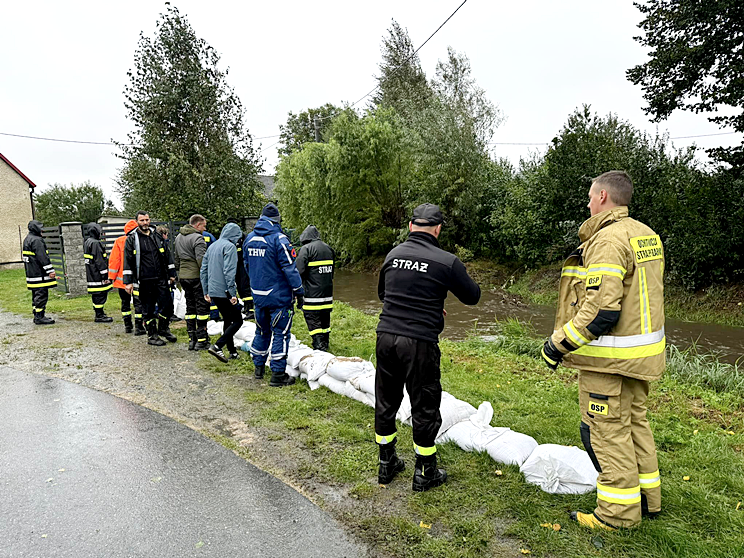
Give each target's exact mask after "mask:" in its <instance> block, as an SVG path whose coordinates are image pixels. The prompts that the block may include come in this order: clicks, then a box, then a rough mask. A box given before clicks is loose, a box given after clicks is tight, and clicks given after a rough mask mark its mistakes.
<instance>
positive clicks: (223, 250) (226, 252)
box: [201, 223, 242, 298]
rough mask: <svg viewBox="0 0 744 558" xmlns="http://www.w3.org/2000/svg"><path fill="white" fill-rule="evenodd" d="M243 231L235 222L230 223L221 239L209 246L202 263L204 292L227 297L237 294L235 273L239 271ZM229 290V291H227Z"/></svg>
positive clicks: (213, 295) (211, 295)
mask: <svg viewBox="0 0 744 558" xmlns="http://www.w3.org/2000/svg"><path fill="white" fill-rule="evenodd" d="M241 236H242V232H241V230H240V227H239V226H238V225H236V224H235V223H228V224H227V225H225V227H224V228H223V229H222V232H221V233H220V239H219V240H218V241H217V242H215V243H214V244H212V245H211V246H210V247H209V250H207V252H206V253H205V254H204V259H202V265H201V284H202V290H203V291H204V294H207V295H209V296H210V297H217V298H226V297H227V293H229V294H230V296H231V297H233V296H237V290H236V288H235V274H236V273H237V271H238V249H237V244H238V243H239V242H240V238H241ZM226 291H227V292H226Z"/></svg>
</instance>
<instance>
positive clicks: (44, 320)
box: [34, 310, 54, 325]
mask: <svg viewBox="0 0 744 558" xmlns="http://www.w3.org/2000/svg"><path fill="white" fill-rule="evenodd" d="M45 314H46V311H44V310H42V311H41V312H36V313H35V314H34V323H35V324H36V325H52V324H53V323H54V320H53V319H52V318H50V317H49V316H46V315H45Z"/></svg>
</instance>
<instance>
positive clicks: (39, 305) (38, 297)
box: [31, 287, 49, 315]
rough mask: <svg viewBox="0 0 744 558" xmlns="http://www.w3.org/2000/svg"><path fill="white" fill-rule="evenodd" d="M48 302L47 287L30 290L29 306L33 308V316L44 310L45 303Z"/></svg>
mask: <svg viewBox="0 0 744 558" xmlns="http://www.w3.org/2000/svg"><path fill="white" fill-rule="evenodd" d="M48 300H49V287H39V288H38V289H31V304H33V306H34V315H36V314H39V313H41V312H44V310H46V305H47V301H48Z"/></svg>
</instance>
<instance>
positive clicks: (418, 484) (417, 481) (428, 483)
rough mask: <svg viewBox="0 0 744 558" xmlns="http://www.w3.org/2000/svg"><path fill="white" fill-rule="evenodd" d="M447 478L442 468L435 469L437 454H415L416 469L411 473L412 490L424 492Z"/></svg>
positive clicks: (442, 482)
mask: <svg viewBox="0 0 744 558" xmlns="http://www.w3.org/2000/svg"><path fill="white" fill-rule="evenodd" d="M446 480H447V473H446V472H445V470H444V469H437V454H436V453H435V454H433V455H417V456H416V470H415V472H414V473H413V487H412V488H413V491H414V492H424V491H425V490H429V489H430V488H434V487H437V486H439V485H442V484H444V483H445V481H446Z"/></svg>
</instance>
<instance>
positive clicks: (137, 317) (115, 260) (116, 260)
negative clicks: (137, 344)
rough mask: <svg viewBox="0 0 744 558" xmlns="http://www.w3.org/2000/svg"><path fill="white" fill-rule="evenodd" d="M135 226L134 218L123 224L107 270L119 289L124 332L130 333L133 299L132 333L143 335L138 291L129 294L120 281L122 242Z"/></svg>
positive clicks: (122, 265)
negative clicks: (132, 302) (121, 233)
mask: <svg viewBox="0 0 744 558" xmlns="http://www.w3.org/2000/svg"><path fill="white" fill-rule="evenodd" d="M136 228H137V221H135V220H134V219H132V220H130V221H128V222H127V224H126V225H124V234H123V235H122V236H120V237H119V238H117V239H116V242H114V247H113V248H112V249H111V255H110V256H109V270H108V276H109V279H110V280H111V281H113V282H114V287H116V288H117V289H119V298H121V315H122V317H123V318H124V332H125V333H132V329H133V328H132V304H131V301H132V299H134V326H135V327H134V334H135V335H144V334H145V333H147V331H146V330H145V328H144V326H143V324H142V306H141V305H140V301H139V292H137V291H134V292H133V293H132V295H133V296H131V297H130V296H129V294H128V293H127V291H126V290H124V287H125V285H124V283H123V282H122V276H123V272H124V243H125V242H126V240H127V235H128V234H129V233H130V232H132V231H133V230H134V229H136Z"/></svg>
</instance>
